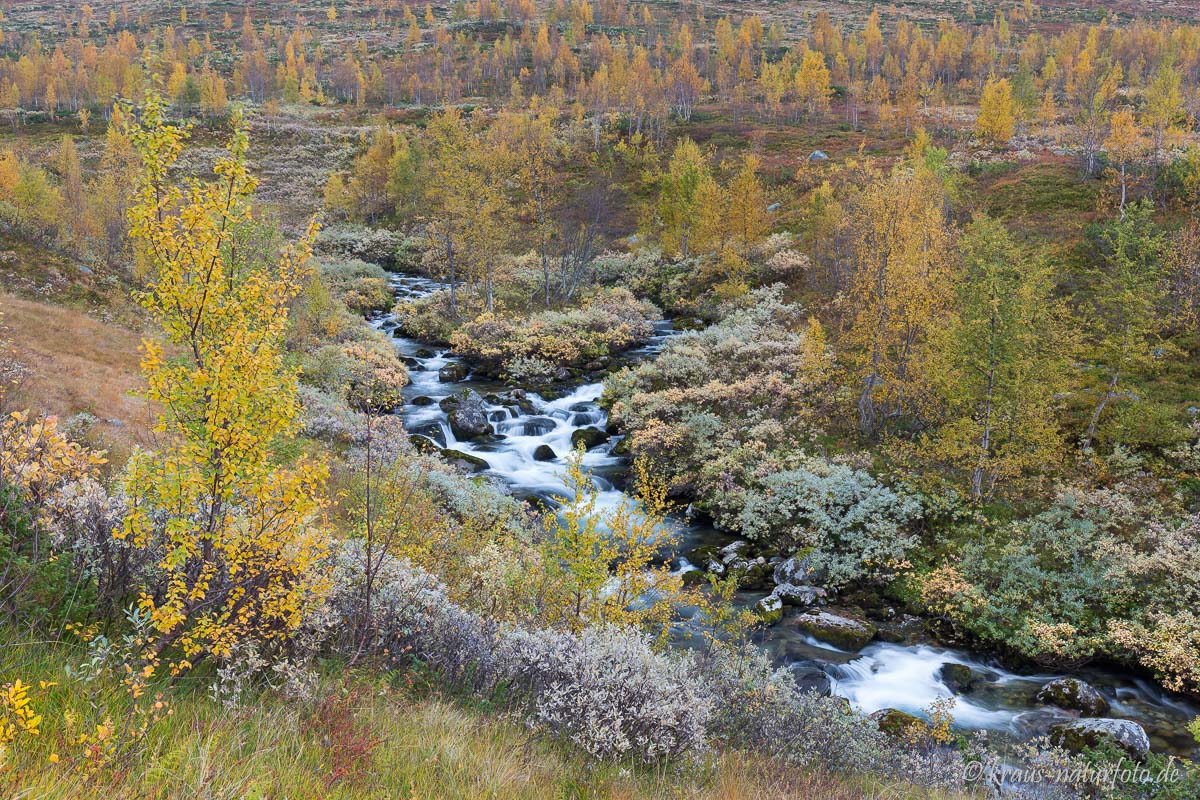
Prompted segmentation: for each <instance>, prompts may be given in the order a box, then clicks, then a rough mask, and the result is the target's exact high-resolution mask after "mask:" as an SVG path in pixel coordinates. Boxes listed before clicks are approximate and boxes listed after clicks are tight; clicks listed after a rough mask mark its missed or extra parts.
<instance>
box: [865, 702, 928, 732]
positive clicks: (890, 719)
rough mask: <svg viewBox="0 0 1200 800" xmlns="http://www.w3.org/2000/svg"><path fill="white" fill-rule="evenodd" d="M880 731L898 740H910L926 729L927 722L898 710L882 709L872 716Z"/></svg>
mask: <svg viewBox="0 0 1200 800" xmlns="http://www.w3.org/2000/svg"><path fill="white" fill-rule="evenodd" d="M871 719H873V720H874V721H875V724H876V725H878V726H879V730H881V731H883V732H884V733H886V734H887V735H888V736H891V737H893V738H896V739H910V738H911V737H912V736H913V735H916V734H920V733H921V732H922V731H924V730H925V729H926V727H927V726H926V725H925V722H924V721H922V720H921V718H920V717H915V716H913V715H912V714H909V713H908V712H907V711H901V710H900V709H898V708H881V709H879V710H878V711H876V712H874V713H873V714H871Z"/></svg>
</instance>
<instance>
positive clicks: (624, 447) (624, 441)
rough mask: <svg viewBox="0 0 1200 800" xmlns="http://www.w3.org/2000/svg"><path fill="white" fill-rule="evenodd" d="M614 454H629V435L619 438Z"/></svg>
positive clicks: (614, 446)
mask: <svg viewBox="0 0 1200 800" xmlns="http://www.w3.org/2000/svg"><path fill="white" fill-rule="evenodd" d="M612 454H613V455H614V456H627V455H629V437H628V436H622V437H621V438H620V439H618V440H617V443H616V444H614V445H613V448H612Z"/></svg>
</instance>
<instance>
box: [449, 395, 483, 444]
mask: <svg viewBox="0 0 1200 800" xmlns="http://www.w3.org/2000/svg"><path fill="white" fill-rule="evenodd" d="M458 398H459V400H458V405H457V406H456V407H455V408H454V410H453V411H451V412H450V414H449V422H450V430H452V431H453V432H454V438H456V439H460V440H470V439H478V438H479V437H481V436H487V435H488V434H489V433H491V432H492V426H491V423H489V422H488V417H487V406H485V405H484V403H483V398H482V397H480V396H479V395H478V394H477V393H475V392H473V391H471V390H469V389H468V390H467V391H465V392H461V393H459V395H458Z"/></svg>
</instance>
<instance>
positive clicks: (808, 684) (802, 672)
mask: <svg viewBox="0 0 1200 800" xmlns="http://www.w3.org/2000/svg"><path fill="white" fill-rule="evenodd" d="M788 672H790V673H791V675H792V679H793V680H794V681H796V686H797V687H799V689H800V691H802V692H816V693H817V694H821V695H825V696H826V697H828V696H829V695H830V694H832V693H833V682H832V681H831V680H830V679H829V674H828V673H827V672H825V670H824V669H822V668H821V665H820V664H818V663H817V662H816V661H809V660H807V659H805V660H804V661H797V662H796V663H794V664H790V665H788Z"/></svg>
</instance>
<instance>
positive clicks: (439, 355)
mask: <svg viewBox="0 0 1200 800" xmlns="http://www.w3.org/2000/svg"><path fill="white" fill-rule="evenodd" d="M392 283H393V287H394V289H395V291H396V296H397V298H398V299H401V300H403V299H409V298H418V297H422V296H424V295H427V294H430V293H431V292H434V291H436V290H438V289H440V288H442V287H441V285H440V284H438V283H436V282H434V281H431V280H428V279H426V278H422V277H418V276H412V275H395V276H393V279H392ZM375 324H376V325H377V326H378V327H379V328H380V329H381V330H383V331H385V332H387V333H394V332H395V328H396V322H395V320H394V319H392V318H391V317H383V318H380V319H378V320H376V322H375ZM673 332H674V331H673V329H672V328H671V325H670V323H669V322H665V321H664V322H661V323H659V324H658V325H657V326H656V328H655V334H654V336H653V338H652V339H651V340H650V341H649V342H648V343H647V344H645V345H644V346H642V347H641V348H638V349H637V350H634V351H631V352H630V353H629V354H628V357H629V358H631V359H634V360H636V359H642V358H652V357H654V355H656V354H657V352H658V351H659V350H660V349H661V347H662V344H663V342H664V341H665V340H666V339H667V338H668V337H670V336H671V335H672V334H673ZM392 341H393V342H394V343H395V346H396V348H397V349H398V351H399V352H400V354H401V355H402V356H403V357H404V358H405V360H406V362H407V363H408V365H409V375H410V378H411V381H412V382H411V383H410V384H409V385H408V386H407V387H405V390H404V398H405V405H404V409H403V412H402V413H403V415H404V421H405V426H406V428H407V429H408V431H409V432H411V433H421V434H424V435H427V436H429V437H430V438H432V439H434V440H436V441H437V442H438V443H439V444H440V445H442V446H443V447H448V448H451V449H454V450H459V451H461V452H464V453H469V454H470V455H473V456H476V457H478V458H481V459H483V460H484V461H486V462H487V464H488V469H487V472H488V473H490V474H492V475H495V476H498V477H499V478H502V479H503V480H504V481H505V482H506V483H507V484H508V485H509V486H510V487H511V489H512V491H513V493H514V494H515V495H517V496H519V497H528V498H538V499H542V500H545V499H549V498H555V497H569V495H570V492H569V489H568V487H567V485H566V482H565V480H564V471H565V463H564V460H563V457H564V456H565V455H567V454H569V453H570V452H571V434H572V433H574V432H575V431H576V430H579V429H581V428H589V427H594V428H599V429H603V428H604V427H605V425H606V423H607V414H606V413H605V411H604V410H603V409H602V408H601V407H600V405H599V403H598V401H599V399H600V395H601V394H602V392H603V389H604V385H603V384H602V383H584V384H582V385H579V386H577V387H575V388H574V389H573V390H572V391H570V392H569V393H567V394H565V395H563V396H560V397H555V398H543V397H541V396H539V395H538V394H536V393H535V392H532V391H530V392H528V393H527V400H528V402H527V403H526V404H525V407H524V408H523V409H518V408H515V407H514V405H513V404H511V403H507V404H500V403H489V404H488V417H489V421H491V423H492V425H493V427H494V428H495V431H496V434H497V435H496V436H493V437H487V438H485V439H482V440H477V441H458V440H457V439H456V438H455V436H454V433H453V431H452V430H451V429H450V425H449V423H448V422H447V417H446V413H445V412H444V411H442V409H441V408H440V407H439V406H438V401H439V400H441V399H443V398H445V397H448V396H450V395H452V394H455V393H457V392H460V391H462V390H463V389H466V388H470V389H473V390H474V391H476V392H478V393H479V394H480V395H482V396H487V395H489V394H499V393H502V392H508V391H509V390H510V389H511V388H512V387H510V386H505V385H502V384H499V383H496V382H494V381H489V380H487V379H484V378H480V377H477V376H472V375H468V376H467V377H466V378H465V379H464V380H463V381H460V382H442V381H441V380H439V376H438V371H439V370H440V369H441V368H442V367H445V366H447V365H448V364H452V363H455V362H456V361H457V359H455V358H454V356H453V355H452V354H450V353H449V352H448V351H446V350H445V349H444V348H438V347H434V346H431V345H429V344H426V343H423V342H419V341H416V340H414V339H409V338H406V337H403V336H394V337H393V340H392ZM416 398H428V399H429V400H432V401H433V402H432V403H428V402H426V401H424V400H422V404H420V405H418V404H414V403H413V402H412V401H413V400H414V399H416ZM617 441H618V440H617V439H616V438H614V439H613V440H611V441H610V442H608V443H607V444H604V445H601V446H599V447H596V448H594V449H592V450H590V451H589V452H588V453H587V454H586V455H585V456H584V458H583V465H584V467H585V468H586V469H587V470H588V471H589V472H590V473H591V475H592V480H593V482H594V483H595V486H596V488H597V490H598V491H599V496H598V503H597V505H598V507H599V508H601V509H604V508H614V507H616V506H618V505H619V504H620V503H622V502H624V501H625V500H626V499H627V496H626V495H625V493H624V492H623V491H622V486H623V482H624V476H625V471H626V468H627V466H628V464H627V462H626V460H625V459H623V458H622V457H620V456H617V455H614V454H613V453H612V448H613V447H614V446H615V444H616V442H617ZM541 445H549V446H550V447H551V448H552V449H553V450H554V452H555V454H557V456H558V457H557V458H556V459H555V460H553V461H539V460H537V459H535V458H534V451H535V450H537V448H538V447H539V446H541ZM674 524H676V525H677V526H678V533H679V535H680V540H681V541H680V549H681V550H682V551H684V552H687V551H688V550H689V549H691V548H693V547H696V546H698V545H700V544H713V543H715V544H726V543H728V542H729V541H730V539H729V537H727V536H724V535H722V534H720V533H718V532H716V531H714V530H712V529H711V528H708V527H705V526H702V525H698V524H693V523H691V522H690V521H688V520H686V519H683V518H680V519H676V520H675V521H674ZM676 566H677V567H678V568H681V569H687V568H689V566H690V565H688V564H687V562H686V560H685V559H683V558H678V559H677V560H676ZM762 596H763V593H761V592H760V593H753V592H745V593H742V595H741V597H740V602H743V603H746V604H750V603H753V602H755V601H756V600H757V599H759V598H760V597H762ZM762 646H763V647H765V648H766V649H767V651H768V652H769V653H770V654H771V655H772V657H773V658H775V659H776V660H777V661H778V662H779V663H780V664H782V665H794V664H795V665H803V666H804V667H805V668H808V669H810V670H820V671H821V672H824V673H825V676H827V678H828V681H829V687H830V690H831V691H832V692H833V693H834V694H836V695H839V696H842V697H845V698H847V699H848V700H849V701H850V702H851V704H852V705H854V706H855V707H857V708H860V709H861V710H863V711H865V712H871V711H876V710H879V709H883V708H898V709H901V710H903V711H908V712H910V713H916V714H920V713H921V712H922V711H924V710H925V709H928V708H929V706H930V705H931V704H932V703H933V702H934V701H936V700H939V699H943V698H947V697H951V696H953V695H954V693H953V692H952V691H951V689H950V688H949V687H948V686H947V685H946V682H945V681H944V680H942V678H941V676H940V674H939V673H940V670H941V668H942V666H943V665H945V664H962V665H965V666H968V667H971V668H972V669H973V670H975V672H976V673H977V674H978V675H979V676H981V679H980V680H979V681H978V682H977V683H976V685H975V686H973V687H972V689H971V691H970V692H969V693H967V694H962V695H959V696H958V698H957V701H956V703H955V706H954V708H953V711H952V713H953V716H954V719H955V722H956V724H957V725H959V726H960V727H962V728H964V729H980V728H983V729H988V730H989V731H994V732H996V733H998V734H1000V735H1001V736H1003V737H1013V738H1018V739H1024V738H1029V737H1031V736H1035V735H1039V734H1043V733H1045V732H1046V731H1047V730H1048V729H1049V727H1050V726H1051V725H1053V724H1054V723H1056V722H1061V721H1063V720H1066V719H1070V718H1072V716H1073V715H1072V714H1071V713H1070V712H1067V711H1062V710H1059V709H1056V708H1052V707H1047V706H1041V705H1039V704H1038V703H1037V702H1036V701H1035V699H1034V695H1035V694H1036V693H1037V690H1038V689H1039V688H1040V687H1041V686H1042V685H1043V684H1044V683H1046V682H1047V681H1049V680H1052V679H1053V678H1056V677H1062V675H1061V674H1051V673H1044V674H1017V673H1014V672H1010V671H1008V670H1005V669H1003V668H1001V667H1000V666H998V665H997V664H996V663H995V662H994V661H993V660H991V659H989V658H987V657H985V656H981V655H978V654H973V653H969V652H965V651H962V650H955V649H949V648H943V647H936V646H934V645H932V644H930V643H929V642H928V641H925V640H923V638H922V637H921V636H920V635H917V636H912V637H908V638H907V639H906V640H905V642H904V643H901V644H892V643H885V642H873V643H872V644H870V645H868V646H867V647H865V648H864V649H862V650H861V651H859V652H845V651H841V650H838V649H836V648H834V647H832V646H830V645H828V644H826V643H823V642H820V641H818V640H816V639H814V638H812V637H811V636H809V635H807V634H805V633H803V632H802V631H800V630H799V629H798V628H796V627H794V626H791V625H789V620H788V618H787V617H785V619H784V620H783V621H782V622H780V623H779V624H777V625H774V626H772V627H770V628H768V629H767V630H766V631H765V632H764V634H763V635H762ZM1074 674H1075V675H1076V676H1077V677H1080V678H1082V679H1083V680H1086V681H1088V682H1089V683H1091V685H1092V686H1094V687H1095V688H1096V689H1098V690H1099V691H1100V692H1101V693H1102V694H1103V695H1104V696H1105V697H1106V699H1107V700H1108V701H1109V703H1110V704H1111V706H1112V709H1111V711H1110V712H1109V716H1114V717H1122V718H1128V719H1133V720H1137V721H1138V722H1140V723H1141V724H1142V725H1143V726H1144V727H1145V728H1146V731H1147V733H1149V735H1150V739H1151V744H1152V747H1153V749H1154V750H1155V751H1157V752H1166V753H1177V754H1194V753H1196V751H1197V748H1196V743H1195V741H1194V740H1193V739H1192V737H1191V736H1190V734H1189V733H1188V731H1187V729H1186V724H1187V722H1188V720H1190V719H1191V718H1193V717H1195V716H1196V715H1198V714H1200V706H1198V705H1196V704H1194V703H1191V702H1189V701H1186V700H1183V699H1179V698H1176V697H1173V696H1171V695H1169V694H1168V693H1166V692H1164V691H1163V690H1161V689H1160V688H1158V687H1157V686H1155V685H1153V684H1152V683H1150V682H1148V681H1146V680H1143V679H1141V678H1138V677H1136V676H1133V675H1127V674H1123V673H1120V672H1115V671H1105V670H1099V669H1085V670H1081V671H1079V672H1077V673H1074Z"/></svg>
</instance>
